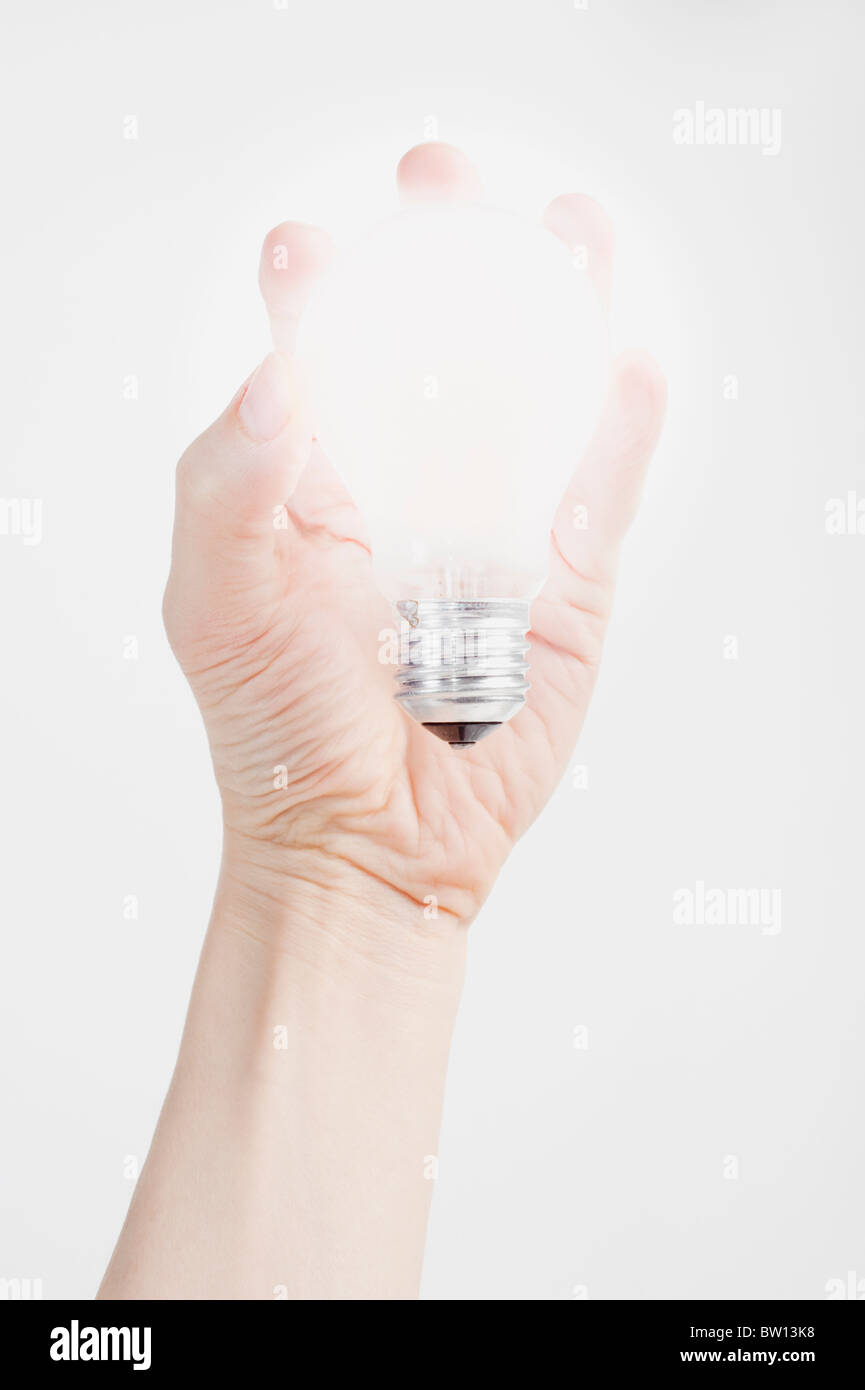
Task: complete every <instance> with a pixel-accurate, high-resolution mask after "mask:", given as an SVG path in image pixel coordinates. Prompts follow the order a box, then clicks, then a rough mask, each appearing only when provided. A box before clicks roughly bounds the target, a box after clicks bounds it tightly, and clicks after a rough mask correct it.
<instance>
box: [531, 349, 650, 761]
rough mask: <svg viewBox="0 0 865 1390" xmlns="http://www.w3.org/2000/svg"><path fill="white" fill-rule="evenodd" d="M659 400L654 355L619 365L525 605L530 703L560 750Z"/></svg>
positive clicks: (605, 616) (597, 650) (601, 619)
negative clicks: (533, 594) (539, 583)
mask: <svg viewBox="0 0 865 1390" xmlns="http://www.w3.org/2000/svg"><path fill="white" fill-rule="evenodd" d="M666 395H667V390H666V382H665V380H664V377H663V374H662V372H661V370H660V368H659V367H658V366H657V364H656V363H655V362H654V361H653V359H652V358H650V357H648V356H646V355H645V354H642V353H628V354H625V355H624V356H622V357H620V358H619V359H618V361H617V362H616V363H615V365H614V368H613V372H612V377H611V384H610V390H609V393H608V397H607V403H606V405H605V407H604V410H603V413H602V416H601V420H600V422H599V424H598V428H597V430H596V432H595V435H594V437H593V439H592V441H591V443H590V445H589V447H588V449H587V450H586V453H585V455H584V457H583V459H582V460H581V462H580V464H579V467H578V468H577V470H576V472H575V474H574V476H573V479H572V480H571V483H570V486H569V487H568V489H567V491H566V493H565V495H564V497H563V498H562V501H561V504H560V506H559V508H558V511H557V513H556V518H555V522H554V525H553V532H552V554H551V560H550V575H549V578H548V580H547V582H546V584H545V585H544V588H543V589H542V590H541V593H540V594H539V595H538V597H537V599H536V600H535V602H534V604H533V606H532V631H531V634H530V640H531V643H532V656H531V662H532V668H531V669H532V673H533V681H532V691H531V695H530V697H529V703H530V705H531V706H532V707H533V708H534V710H535V712H536V713H537V714H539V715H540V716H541V718H542V719H543V721H544V723H545V725H546V726H547V729H548V732H549V733H550V736H551V738H552V739H553V740H554V741H555V743H556V745H557V746H558V747H559V749H560V751H562V752H563V753H564V752H566V751H567V750H568V749H569V748H570V747H571V746H572V745H573V741H574V739H575V738H576V735H577V733H578V732H579V729H580V725H581V723H582V720H583V718H584V716H585V710H586V704H587V702H588V697H589V694H590V693H591V688H592V685H593V683H594V678H595V675H596V673H597V669H598V664H599V662H600V656H601V648H602V645H603V639H604V635H605V632H606V627H607V623H608V620H609V616H610V610H611V607H612V599H613V588H614V583H615V576H616V569H617V564H618V557H619V551H620V548H621V544H622V541H623V539H624V537H625V534H626V532H627V530H628V527H629V526H630V524H631V521H632V520H633V518H634V515H635V513H636V510H637V507H638V505H639V500H640V496H641V493H642V489H643V483H644V480H645V476H646V470H647V468H648V465H649V461H650V459H651V457H652V453H653V451H654V449H655V445H656V444H657V442H658V438H659V436H660V433H661V426H662V424H663V420H664V412H665V408H666Z"/></svg>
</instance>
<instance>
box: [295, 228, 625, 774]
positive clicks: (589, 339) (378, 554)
mask: <svg viewBox="0 0 865 1390" xmlns="http://www.w3.org/2000/svg"><path fill="white" fill-rule="evenodd" d="M298 352H299V358H300V361H301V363H302V365H303V369H304V370H305V372H306V375H307V378H308V384H309V390H310V395H311V401H312V407H313V422H314V427H315V431H316V434H317V436H318V438H319V440H320V441H321V444H322V446H323V448H324V449H325V451H326V453H327V454H328V455H329V457H330V458H331V460H332V461H333V463H334V464H335V466H336V467H337V468H338V469H339V471H340V472H341V474H342V476H343V478H344V480H345V482H346V485H347V487H348V489H349V491H350V492H351V494H352V496H353V497H354V499H355V501H356V502H357V504H358V506H359V507H360V510H361V512H362V513H363V515H364V517H365V519H366V522H367V525H368V527H369V532H370V537H371V542H372V550H373V564H374V569H375V573H376V577H377V582H378V584H379V586H380V588H381V590H382V592H383V593H384V595H385V596H386V597H387V598H389V599H390V600H391V601H392V602H393V603H394V604H395V605H396V608H397V611H398V612H399V614H400V616H401V617H402V619H403V620H404V622H405V624H406V626H405V627H404V628H403V635H404V638H405V654H404V655H405V659H404V661H403V663H402V665H401V666H400V669H399V671H398V677H397V680H398V690H397V699H398V700H399V701H400V703H401V704H402V706H403V708H404V709H405V710H406V712H407V713H408V714H410V715H411V716H412V717H413V718H415V719H418V720H419V721H420V722H421V723H423V724H425V725H426V726H427V727H428V728H430V729H431V730H432V732H433V733H436V734H438V736H439V737H442V738H445V739H446V740H447V741H448V742H450V743H453V744H455V745H456V746H466V745H467V744H470V743H474V742H476V741H477V739H478V738H480V737H483V736H484V734H486V733H488V732H489V731H490V730H491V729H493V728H495V727H497V726H498V725H499V724H501V723H503V722H504V721H505V720H506V719H509V718H511V716H512V715H514V714H515V713H516V712H517V710H518V709H519V708H520V707H521V706H522V705H523V704H524V702H525V697H526V692H527V690H528V681H527V666H526V651H527V643H526V640H525V635H526V632H527V630H528V627H529V603H530V600H531V599H532V597H533V596H534V595H535V594H536V593H537V591H538V589H539V587H540V585H541V583H542V581H543V579H544V577H545V574H546V570H547V564H548V556H549V532H550V525H551V522H552V518H553V514H554V512H555V508H556V504H557V502H558V501H559V498H560V496H561V493H562V491H563V489H564V487H565V485H566V483H567V480H568V478H569V476H570V473H571V472H572V470H573V468H574V465H575V463H576V460H577V458H578V456H579V451H580V449H581V448H582V446H583V445H584V444H585V442H586V439H587V437H588V434H589V431H590V429H591V426H592V424H593V422H594V419H595V417H596V415H597V411H598V407H599V402H600V398H601V392H602V389H603V385H604V381H605V378H606V370H607V363H606V355H607V352H606V336H605V330H604V326H603V317H602V314H601V311H600V306H599V304H598V302H597V300H596V297H595V295H594V292H593V291H592V289H591V286H590V284H589V282H588V278H587V275H586V272H585V271H584V270H583V269H582V268H581V267H580V265H579V263H578V262H577V261H576V260H575V258H574V257H573V256H572V254H571V253H570V252H569V251H568V250H567V248H566V247H565V246H564V245H563V244H562V243H561V242H560V241H559V240H558V239H557V238H556V237H554V236H553V235H552V233H550V232H547V231H545V230H544V229H543V228H541V227H536V226H534V225H533V224H531V223H529V222H526V221H523V220H522V219H520V218H519V217H517V216H514V215H511V214H509V213H503V212H497V211H493V210H489V209H480V208H465V207H454V206H439V207H432V208H424V209H419V210H416V211H410V212H405V213H401V214H399V215H398V216H396V217H393V218H391V219H389V220H388V221H386V222H385V223H383V224H381V225H379V226H378V227H376V228H375V229H374V230H373V231H372V232H371V233H370V234H369V235H368V236H366V237H365V238H364V239H363V240H362V241H361V242H360V243H359V244H358V245H356V246H355V247H354V248H353V249H352V250H350V251H349V252H347V253H346V254H344V255H342V256H341V257H340V258H338V260H337V261H336V262H335V264H334V266H333V268H332V270H330V271H329V272H328V274H327V276H326V277H325V278H324V279H323V280H322V282H321V283H320V285H319V286H318V288H317V291H316V293H315V294H314V295H313V297H312V299H311V301H310V304H309V307H308V311H307V313H306V315H305V318H304V322H303V325H302V329H301V335H300V340H299V343H298Z"/></svg>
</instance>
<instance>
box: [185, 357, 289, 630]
mask: <svg viewBox="0 0 865 1390" xmlns="http://www.w3.org/2000/svg"><path fill="white" fill-rule="evenodd" d="M311 443H312V434H311V431H310V429H309V427H308V423H307V415H306V410H305V408H304V406H303V403H302V399H301V393H300V390H299V388H298V383H297V379H296V376H295V374H294V371H293V369H292V366H291V364H290V363H289V361H288V359H287V358H286V357H284V356H283V354H282V353H279V352H271V353H269V354H268V355H267V357H265V359H264V361H263V362H262V363H261V365H260V366H259V367H258V368H257V369H256V371H255V372H254V373H253V374H252V376H251V377H250V378H249V380H248V381H247V382H246V383H245V384H244V386H242V387H241V389H240V391H239V392H238V393H237V394H236V396H235V397H234V399H233V400H232V401H231V403H230V405H229V406H228V408H227V409H226V410H225V411H224V412H223V413H222V415H221V416H220V417H219V419H218V420H216V421H215V422H214V423H213V424H212V425H211V426H210V428H209V429H207V430H205V432H204V433H203V434H202V435H200V436H199V437H198V439H196V440H195V441H194V443H193V444H191V445H190V446H189V448H188V449H187V450H186V453H185V454H184V455H183V457H182V459H181V460H180V462H179V464H178V465H177V485H176V501H175V517H174V540H173V543H172V554H171V574H170V576H169V581H168V587H167V590H166V599H165V615H166V625H167V626H168V627H169V636H171V637H172V640H174V632H176V631H177V630H178V629H184V630H185V629H189V628H190V627H191V628H193V629H194V628H195V627H196V626H197V625H198V624H199V623H200V622H201V621H202V620H203V619H204V618H207V620H208V622H210V621H212V619H213V618H214V617H215V616H216V615H217V612H220V613H224V615H225V616H226V618H236V617H237V616H239V613H240V610H241V609H242V607H243V606H244V604H245V605H247V606H248V604H249V602H250V600H254V599H255V598H256V597H258V598H263V597H265V592H266V590H265V586H266V585H268V584H269V583H270V581H271V580H272V579H273V576H274V572H275V566H276V560H277V545H278V541H279V537H280V536H281V535H283V534H284V526H285V517H284V511H283V509H284V504H285V503H286V502H287V501H288V499H289V498H290V497H291V495H292V493H293V492H294V489H295V488H296V486H297V483H298V480H299V478H300V475H301V473H302V472H303V469H304V467H305V465H306V461H307V458H308V457H309V452H310V448H311ZM172 628H173V629H174V632H173V631H172Z"/></svg>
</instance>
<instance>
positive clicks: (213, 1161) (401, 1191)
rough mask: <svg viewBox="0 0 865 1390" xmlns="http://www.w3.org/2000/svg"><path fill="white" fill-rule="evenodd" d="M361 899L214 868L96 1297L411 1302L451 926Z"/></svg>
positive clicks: (457, 960)
mask: <svg viewBox="0 0 865 1390" xmlns="http://www.w3.org/2000/svg"><path fill="white" fill-rule="evenodd" d="M313 877H315V876H313ZM391 896H392V895H391ZM369 897H370V899H371V900H372V901H371V902H369V903H367V902H365V901H364V900H363V895H362V894H360V893H359V892H352V893H350V894H349V893H346V892H345V891H344V890H343V889H342V888H339V889H336V890H329V889H324V888H322V887H320V886H317V885H316V883H315V882H310V881H309V880H308V879H307V880H305V881H293V882H291V883H289V882H286V881H285V880H283V879H281V878H280V877H278V876H274V875H271V876H269V877H266V878H265V877H262V876H261V875H259V874H258V873H256V874H255V875H247V874H245V873H241V874H240V875H238V874H237V873H236V872H234V871H230V872H226V871H224V873H223V878H222V881H221V884H220V888H219V891H218V894H217V901H216V904H215V907H214V912H213V917H212V921H211V924H210V928H209V931H208V934H207V938H206V941H205V946H204V950H203V952H202V958H201V962H200V965H199V969H198V973H197V977H196V981H195V987H194V990H193V994H192V1000H191V1003H190V1008H189V1014H188V1018H187V1023H186V1028H185V1032H184V1037H183V1042H182V1045H181V1050H180V1056H179V1058H178V1063H177V1068H176V1071H175V1074H174V1078H173V1080H172V1083H171V1087H170V1090H169V1093H168V1096H167V1098H166V1101H165V1105H164V1108H163V1112H162V1115H161V1117H160V1120H159V1125H158V1127H157V1131H156V1135H155V1137H154V1141H153V1145H152V1148H151V1152H150V1155H149V1157H148V1160H147V1163H146V1165H145V1167H144V1170H143V1172H142V1174H141V1178H140V1179H139V1183H138V1187H137V1189H136V1193H135V1196H134V1199H133V1202H132V1205H131V1207H130V1211H129V1215H128V1217H127V1220H126V1224H125V1226H124V1229H123V1232H122V1234H121V1237H120V1240H119V1242H118V1246H117V1249H116V1251H115V1254H114V1257H113V1259H112V1262H111V1265H110V1267H109V1270H108V1272H107V1274H106V1276H105V1280H104V1282H103V1285H102V1288H101V1290H100V1297H103V1298H219V1297H223V1298H273V1297H274V1296H279V1294H280V1293H282V1292H283V1291H284V1294H285V1295H286V1296H287V1297H289V1298H324V1299H338V1298H411V1297H414V1296H416V1294H417V1289H418V1283H419V1278H420V1268H421V1261H422V1255H423V1242H424V1236H425V1230H426V1220H427V1213H428V1206H429V1199H430V1195H431V1187H432V1184H431V1183H430V1182H429V1181H428V1180H427V1178H426V1177H425V1172H424V1168H425V1159H426V1158H427V1156H429V1155H431V1154H434V1153H435V1151H436V1143H437V1136H438V1127H439V1118H440V1111H441V1103H442V1095H443V1089H444V1078H445V1071H446V1067H447V1056H448V1049H449V1044H450V1036H451V1031H452V1026H453V1021H454V1016H455V1012H456V1007H457V1002H458V998H459V992H460V986H461V981H462V973H463V957H464V939H463V936H464V934H463V932H462V930H461V929H460V928H459V927H458V926H456V925H455V924H453V923H452V921H451V920H450V919H448V918H447V917H444V919H443V918H442V917H439V918H438V919H436V920H433V921H427V920H426V919H425V918H424V914H423V909H422V908H420V907H416V906H414V905H413V904H412V903H410V902H407V901H406V902H400V901H399V900H394V901H391V898H390V897H384V896H383V897H382V899H381V901H376V895H375V893H371V894H370V895H369Z"/></svg>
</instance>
